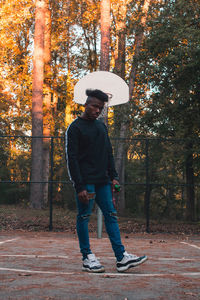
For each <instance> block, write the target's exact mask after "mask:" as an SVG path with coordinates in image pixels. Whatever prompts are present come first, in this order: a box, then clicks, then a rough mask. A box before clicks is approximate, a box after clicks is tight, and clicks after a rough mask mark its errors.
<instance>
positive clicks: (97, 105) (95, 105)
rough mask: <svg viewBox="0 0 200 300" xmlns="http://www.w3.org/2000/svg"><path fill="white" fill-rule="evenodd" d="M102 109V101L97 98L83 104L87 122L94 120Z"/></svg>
mask: <svg viewBox="0 0 200 300" xmlns="http://www.w3.org/2000/svg"><path fill="white" fill-rule="evenodd" d="M103 107H104V102H103V101H101V100H99V99H97V98H91V99H90V100H89V102H88V103H86V104H85V117H86V118H87V119H88V120H96V118H98V116H99V115H100V113H101V112H102V109H103Z"/></svg>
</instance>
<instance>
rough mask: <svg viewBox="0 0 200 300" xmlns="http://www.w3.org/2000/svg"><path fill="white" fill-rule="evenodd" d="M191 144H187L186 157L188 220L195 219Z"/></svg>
mask: <svg viewBox="0 0 200 300" xmlns="http://www.w3.org/2000/svg"><path fill="white" fill-rule="evenodd" d="M192 148H193V145H192V143H189V144H188V145H187V151H188V154H187V157H186V164H185V167H186V184H187V185H186V196H187V199H186V219H187V220H188V221H195V192H194V170H193V153H192Z"/></svg>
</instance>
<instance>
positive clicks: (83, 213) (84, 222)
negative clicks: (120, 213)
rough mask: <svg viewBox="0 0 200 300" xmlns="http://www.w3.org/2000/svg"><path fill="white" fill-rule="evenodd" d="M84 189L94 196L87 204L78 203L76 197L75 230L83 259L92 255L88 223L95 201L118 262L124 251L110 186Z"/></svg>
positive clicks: (94, 186)
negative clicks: (101, 214)
mask: <svg viewBox="0 0 200 300" xmlns="http://www.w3.org/2000/svg"><path fill="white" fill-rule="evenodd" d="M86 189H87V191H88V192H89V193H95V194H96V195H95V197H94V199H90V200H89V204H84V203H82V202H80V201H79V199H78V196H76V200H77V208H78V214H77V223H76V225H77V227H76V228H77V234H78V238H79V245H80V251H81V253H82V255H83V259H85V258H86V256H87V254H90V253H92V252H91V250H90V242H89V232H88V222H89V217H90V215H91V213H92V208H93V205H94V200H95V201H96V203H97V204H98V206H99V207H100V208H101V211H102V213H103V216H104V222H105V227H106V231H107V233H108V236H109V239H110V242H111V245H112V248H113V251H114V253H115V256H116V258H117V260H118V261H120V260H121V259H122V258H123V253H124V251H125V249H124V246H123V245H122V242H121V237H120V231H119V226H118V222H117V216H116V210H115V208H114V205H113V202H112V191H111V185H110V184H104V185H94V184H87V185H86Z"/></svg>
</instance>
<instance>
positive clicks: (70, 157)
mask: <svg viewBox="0 0 200 300" xmlns="http://www.w3.org/2000/svg"><path fill="white" fill-rule="evenodd" d="M65 151H66V160H67V167H68V174H69V177H70V180H71V181H72V182H73V185H74V187H75V190H76V192H77V193H79V192H81V191H83V190H84V189H85V185H84V184H83V180H82V176H81V173H80V168H79V163H78V153H79V130H78V128H77V127H75V126H71V125H70V126H69V127H68V129H67V131H66V133H65Z"/></svg>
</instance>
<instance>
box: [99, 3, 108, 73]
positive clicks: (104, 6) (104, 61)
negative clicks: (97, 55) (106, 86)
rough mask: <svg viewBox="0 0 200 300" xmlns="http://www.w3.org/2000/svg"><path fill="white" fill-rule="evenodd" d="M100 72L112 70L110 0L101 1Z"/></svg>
mask: <svg viewBox="0 0 200 300" xmlns="http://www.w3.org/2000/svg"><path fill="white" fill-rule="evenodd" d="M100 70H101V71H109V70H110V0H101V60H100Z"/></svg>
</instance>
